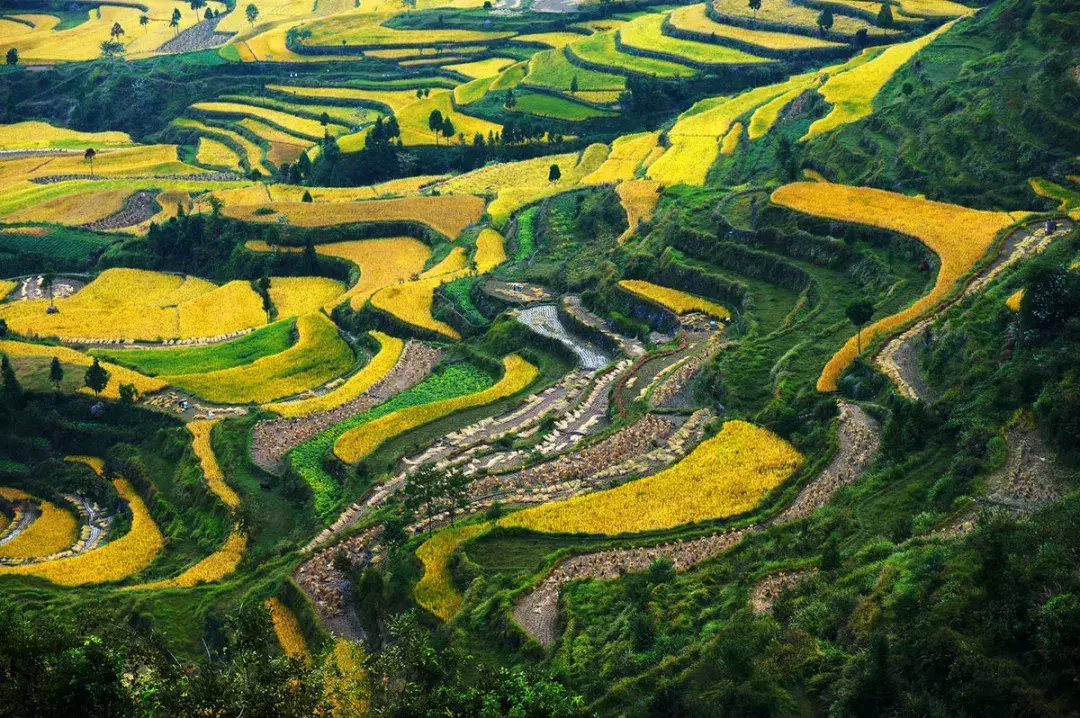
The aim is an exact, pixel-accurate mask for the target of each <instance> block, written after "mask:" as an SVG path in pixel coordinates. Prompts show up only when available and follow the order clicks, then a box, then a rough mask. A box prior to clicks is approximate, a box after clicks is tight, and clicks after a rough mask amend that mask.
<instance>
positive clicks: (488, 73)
mask: <svg viewBox="0 0 1080 718" xmlns="http://www.w3.org/2000/svg"><path fill="white" fill-rule="evenodd" d="M514 62H515V61H514V60H511V59H509V58H506V57H489V58H488V59H486V60H476V61H474V62H466V63H462V64H460V65H447V66H446V67H445V68H444V69H446V70H451V71H453V72H457V73H460V74H462V75H465V77H471V78H473V79H474V80H475V79H477V78H480V77H493V76H494V75H498V74H499V73H500V72H502V71H503V70H505V69H506V68H507V67H510V65H513V64H514Z"/></svg>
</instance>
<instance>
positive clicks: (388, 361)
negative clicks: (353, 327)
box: [263, 332, 405, 418]
mask: <svg viewBox="0 0 1080 718" xmlns="http://www.w3.org/2000/svg"><path fill="white" fill-rule="evenodd" d="M371 336H372V337H374V339H375V341H377V342H378V343H379V351H378V352H377V353H376V354H375V356H373V357H372V358H371V360H370V361H369V362H368V363H367V364H365V365H364V368H363V369H361V370H360V371H358V372H356V373H355V374H353V375H352V376H350V377H349V378H348V379H346V380H345V381H344V382H343V383H342V384H341V386H339V387H337V388H336V389H333V390H332V391H328V392H326V393H325V394H320V395H318V396H315V397H312V398H310V399H300V400H299V401H290V402H278V403H273V404H267V405H265V406H264V407H263V408H265V409H267V410H268V411H272V412H274V413H276V414H278V415H279V416H283V417H286V418H291V417H298V416H307V415H308V414H314V413H315V412H319V411H329V410H330V409H334V408H336V407H338V406H341V405H342V404H345V403H347V402H350V401H352V400H353V399H356V398H357V397H359V396H361V395H362V394H363V393H364V392H366V391H367V390H368V389H370V388H371V387H372V386H374V385H375V384H376V382H378V381H379V380H381V379H382V378H383V377H384V376H386V375H387V374H388V373H389V372H390V370H391V369H393V368H394V365H395V364H397V362H398V359H400V358H401V353H402V350H403V349H404V348H405V342H403V341H401V340H400V339H398V338H396V337H392V336H389V335H387V334H383V333H382V332H371Z"/></svg>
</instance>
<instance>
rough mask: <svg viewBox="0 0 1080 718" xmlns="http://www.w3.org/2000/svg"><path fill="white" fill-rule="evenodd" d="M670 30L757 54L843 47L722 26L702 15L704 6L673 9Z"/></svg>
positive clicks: (818, 40)
mask: <svg viewBox="0 0 1080 718" xmlns="http://www.w3.org/2000/svg"><path fill="white" fill-rule="evenodd" d="M669 18H670V20H669V21H670V22H671V25H672V27H675V28H676V29H679V30H683V31H687V32H692V33H696V34H700V35H703V36H707V37H710V38H711V37H715V38H716V40H715V42H720V43H723V42H725V41H728V42H731V43H735V44H737V45H739V46H746V47H748V48H760V50H761V51H766V52H768V51H773V52H798V51H804V50H838V51H842V50H843V49H844V48H845V47H847V45H845V44H844V43H841V42H834V41H832V40H823V39H821V38H818V37H809V36H807V35H796V34H793V33H786V32H774V31H770V30H751V29H748V28H743V27H736V26H735V25H724V24H721V23H718V22H716V21H714V20H713V19H712V18H710V17H709V16H708V15H707V14H706V13H705V5H704V4H701V5H687V6H685V7H681V8H679V9H677V10H673V11H672V12H671V15H670V16H669Z"/></svg>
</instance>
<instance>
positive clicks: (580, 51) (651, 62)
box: [565, 31, 697, 87]
mask: <svg viewBox="0 0 1080 718" xmlns="http://www.w3.org/2000/svg"><path fill="white" fill-rule="evenodd" d="M620 32H621V31H620ZM638 34H640V32H639V33H638ZM565 51H566V52H568V53H570V54H571V55H573V56H574V57H576V58H578V59H579V60H581V61H584V62H586V63H588V64H589V65H598V66H600V67H601V68H604V69H610V70H611V71H613V72H616V73H619V72H635V73H638V74H641V75H655V76H656V77H665V78H676V77H693V76H694V75H696V74H697V70H696V69H694V68H693V67H690V66H687V65H680V64H678V63H676V62H670V61H668V60H658V59H656V58H653V57H641V56H639V55H631V54H629V53H626V52H623V51H621V50H619V48H618V42H617V38H616V34H615V32H614V31H612V32H603V33H597V34H595V35H590V36H589V37H586V38H582V39H581V40H578V41H577V42H574V43H571V44H569V45H567V46H566V48H565ZM578 86H579V87H580V86H581V85H580V81H579V85H578Z"/></svg>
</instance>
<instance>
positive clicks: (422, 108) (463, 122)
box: [397, 91, 503, 145]
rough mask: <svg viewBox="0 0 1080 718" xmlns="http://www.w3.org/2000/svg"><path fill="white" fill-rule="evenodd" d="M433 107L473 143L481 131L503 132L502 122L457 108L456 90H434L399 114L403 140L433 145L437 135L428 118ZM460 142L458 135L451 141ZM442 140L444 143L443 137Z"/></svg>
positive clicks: (483, 132) (485, 133) (405, 142)
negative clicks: (475, 115)
mask: <svg viewBox="0 0 1080 718" xmlns="http://www.w3.org/2000/svg"><path fill="white" fill-rule="evenodd" d="M433 110H438V111H439V112H440V113H441V114H442V116H443V117H445V118H449V119H450V121H451V122H452V123H453V124H454V129H455V130H456V131H457V132H459V133H463V134H464V135H465V137H466V139H468V140H469V141H470V142H471V141H472V138H473V136H474V135H476V134H477V133H479V134H481V135H483V136H484V137H487V136H488V134H489V133H492V132H502V129H503V128H502V125H500V124H496V123H494V122H489V121H487V120H483V119H480V118H479V117H473V116H472V115H466V114H465V113H463V112H458V111H457V110H455V109H454V103H453V93H451V92H449V91H444V92H434V91H432V93H431V96H430V97H425V98H424V99H422V100H419V101H417V102H414V103H412V104H410V105H408V106H407V107H404V108H402V109H401V111H400V112H398V113H397V120H398V124H399V125H400V126H401V141H402V142H403V143H404V144H406V145H433V144H436V142H435V135H434V134H433V133H432V131H431V130H430V129H429V128H428V117H430V115H431V113H432V111H433ZM451 141H452V142H457V141H458V140H457V138H454V139H453V140H451ZM439 142H443V140H442V139H440V140H439Z"/></svg>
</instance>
